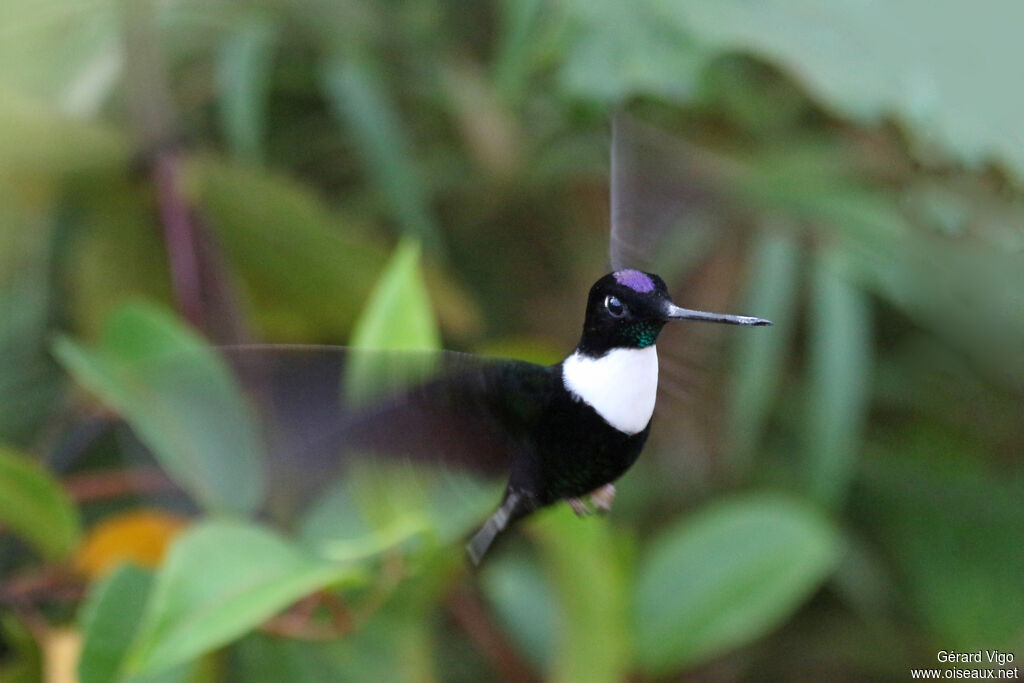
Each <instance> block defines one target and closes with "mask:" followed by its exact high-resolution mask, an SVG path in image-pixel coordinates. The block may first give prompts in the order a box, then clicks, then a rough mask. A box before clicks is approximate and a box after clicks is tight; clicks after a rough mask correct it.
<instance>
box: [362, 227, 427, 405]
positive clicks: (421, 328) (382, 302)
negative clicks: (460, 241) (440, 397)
mask: <svg viewBox="0 0 1024 683" xmlns="http://www.w3.org/2000/svg"><path fill="white" fill-rule="evenodd" d="M419 257H420V248H419V245H418V244H417V243H416V242H414V241H411V240H403V241H402V242H401V243H399V245H398V248H397V249H396V250H395V253H394V255H393V256H392V257H391V261H390V263H388V265H387V267H386V268H385V269H384V272H383V273H382V274H381V276H380V279H378V280H377V284H376V286H375V287H374V290H373V292H372V293H371V294H370V298H369V300H368V301H367V303H366V307H365V308H364V309H363V312H362V314H361V315H360V317H359V320H358V321H357V322H356V326H355V330H354V331H353V332H352V342H351V346H352V347H353V348H356V349H367V350H371V351H372V350H378V349H394V350H414V351H422V350H427V351H429V350H437V349H440V348H441V333H440V331H439V330H438V327H437V321H436V319H435V318H434V312H433V308H432V306H431V304H430V297H429V296H428V295H427V289H426V285H425V284H424V282H423V273H422V271H421V269H420V262H419ZM430 370H431V367H430V363H429V359H426V360H425V363H424V367H423V368H422V372H423V373H424V374H427V373H429V372H430ZM390 372H391V371H390V369H389V361H388V359H387V356H386V355H384V354H372V353H368V354H358V353H357V354H352V355H351V356H350V358H349V364H348V368H347V370H346V373H345V379H344V384H345V386H344V394H345V396H346V397H347V398H349V399H351V400H355V401H362V400H368V399H370V398H372V397H374V396H379V395H380V392H381V391H383V390H384V389H386V388H387V387H388V386H389V385H390V380H389V377H390V376H391V374H390ZM397 379H398V378H395V380H396V381H397ZM406 379H409V378H406Z"/></svg>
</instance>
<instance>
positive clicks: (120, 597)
mask: <svg viewBox="0 0 1024 683" xmlns="http://www.w3.org/2000/svg"><path fill="white" fill-rule="evenodd" d="M152 583H153V575H152V574H151V573H150V572H147V571H144V570H142V569H139V568H138V567H136V566H134V565H130V564H126V565H122V566H121V567H120V568H118V569H117V570H116V571H114V572H112V573H110V574H109V575H108V576H107V577H106V578H105V579H103V580H102V581H101V582H100V583H98V584H97V585H95V586H93V588H92V590H91V591H90V592H89V597H88V598H87V599H86V601H85V604H83V605H82V612H81V618H80V620H81V625H82V633H83V636H84V639H83V642H82V655H81V658H80V659H79V662H78V676H79V679H80V680H81V683H93V682H95V683H104V682H106V681H116V680H118V677H119V675H120V670H121V664H122V661H123V660H124V656H125V653H126V652H127V651H128V647H129V646H130V645H131V642H132V639H133V638H134V636H135V633H136V629H137V628H138V625H139V622H140V621H141V620H142V612H143V608H144V607H145V604H146V597H147V596H148V595H149V590H150V587H151V586H152Z"/></svg>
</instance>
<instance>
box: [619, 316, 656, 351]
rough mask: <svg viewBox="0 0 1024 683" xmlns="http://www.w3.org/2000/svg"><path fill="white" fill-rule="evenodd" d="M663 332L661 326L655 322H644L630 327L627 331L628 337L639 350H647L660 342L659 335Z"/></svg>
mask: <svg viewBox="0 0 1024 683" xmlns="http://www.w3.org/2000/svg"><path fill="white" fill-rule="evenodd" d="M659 332H661V325H659V324H658V323H654V322H642V323H636V324H634V325H630V326H629V328H627V330H626V337H627V338H628V339H629V340H630V341H631V342H633V343H634V344H635V345H636V347H637V348H640V349H646V348H647V347H648V346H652V345H653V344H654V342H656V341H657V340H658V333H659Z"/></svg>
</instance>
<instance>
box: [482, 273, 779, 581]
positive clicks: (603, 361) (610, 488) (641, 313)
mask: <svg viewBox="0 0 1024 683" xmlns="http://www.w3.org/2000/svg"><path fill="white" fill-rule="evenodd" d="M671 320H702V321H706V322H718V323H729V324H732V325H769V324H771V323H770V322H769V321H767V320H764V319H762V318H753V317H747V316H736V315H724V314H719V313H706V312H703V311H694V310H690V309H686V308H680V307H679V306H676V305H675V304H673V303H672V300H671V299H670V298H669V294H668V288H667V287H666V286H665V282H664V281H663V280H662V279H661V278H660V277H658V276H657V275H654V274H653V273H645V272H641V271H639V270H629V269H625V270H617V271H615V272H613V273H609V274H607V275H605V276H604V277H602V278H601V279H600V280H598V281H597V282H596V283H594V286H593V287H591V289H590V296H589V298H588V300H587V312H586V317H585V319H584V323H583V334H582V336H581V337H580V341H579V344H578V345H577V346H576V349H575V350H574V351H573V352H572V354H571V355H570V356H569V357H568V358H566V359H565V360H564V361H562V362H561V363H559V364H557V365H554V366H539V365H532V364H528V363H522V362H518V363H516V362H511V363H509V364H508V365H506V366H504V367H502V368H500V369H498V372H497V376H498V377H499V378H500V379H499V380H498V381H497V383H496V384H497V386H495V387H494V390H496V392H497V394H498V395H499V396H500V395H501V394H504V396H503V399H502V400H503V402H505V403H506V406H507V407H506V408H504V409H503V411H502V412H504V413H505V414H506V415H507V417H508V420H507V425H508V428H509V436H510V437H511V438H512V439H513V440H515V441H516V442H518V444H519V445H518V447H517V451H518V452H517V453H516V457H515V458H514V459H513V460H512V461H511V463H510V464H511V474H510V475H509V480H508V485H507V486H506V488H505V494H504V497H503V498H502V500H501V504H500V505H499V506H498V509H497V510H496V511H495V512H494V514H492V515H491V517H490V518H489V519H488V520H487V522H486V523H485V524H484V526H483V527H482V528H481V529H480V530H479V531H478V532H477V533H476V535H475V536H473V538H472V540H471V541H470V542H469V545H468V551H469V555H470V557H471V558H472V560H473V562H474V563H479V562H480V559H481V558H482V557H483V555H484V553H485V552H486V551H487V549H488V547H489V546H490V545H491V543H492V541H493V540H494V538H495V536H496V535H497V534H498V533H500V532H501V531H503V530H504V529H505V528H507V527H508V525H509V524H511V523H512V522H514V521H516V520H518V519H520V518H521V517H524V516H525V515H528V514H529V513H531V512H533V511H534V510H536V509H538V508H541V507H544V506H546V505H550V504H552V503H555V502H558V501H560V500H565V501H567V502H568V503H569V505H570V506H572V509H573V510H574V511H575V512H576V514H578V515H581V516H583V515H586V514H588V513H589V511H590V509H589V508H588V506H587V503H586V502H585V501H584V498H585V497H587V498H589V500H590V502H591V503H592V504H593V505H594V507H596V508H598V509H601V510H609V509H610V508H611V504H612V500H613V499H614V497H615V481H616V480H617V479H618V478H619V477H620V476H622V474H624V473H625V472H626V470H628V469H629V468H630V467H631V466H632V465H633V463H634V462H636V459H637V457H638V456H639V455H640V451H641V449H642V448H643V446H644V442H645V441H646V440H647V435H648V434H649V433H650V431H651V416H652V414H653V413H654V404H655V399H656V396H657V392H658V354H657V350H656V345H655V342H656V341H657V339H658V333H659V332H660V331H661V328H662V326H663V325H664V324H665V323H666V322H668V321H671Z"/></svg>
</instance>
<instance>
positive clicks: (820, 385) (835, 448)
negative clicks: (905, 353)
mask: <svg viewBox="0 0 1024 683" xmlns="http://www.w3.org/2000/svg"><path fill="white" fill-rule="evenodd" d="M840 258H841V255H840V254H839V253H838V252H834V251H824V252H820V253H819V254H817V257H816V259H815V261H814V271H813V281H812V282H813V290H812V298H811V318H810V331H809V334H808V336H809V337H810V373H811V378H810V381H811V386H810V392H809V395H808V406H807V410H806V412H805V419H806V423H805V425H806V430H807V433H806V444H805V454H806V457H807V463H806V467H807V470H806V476H807V485H808V488H809V491H810V494H811V496H812V497H813V498H814V499H815V500H818V501H819V502H821V503H827V504H832V505H836V504H838V503H840V502H841V500H842V498H843V496H844V495H845V493H846V489H847V487H848V486H849V483H850V479H851V477H852V475H853V470H854V465H855V459H856V455H857V452H858V450H859V448H860V437H861V429H862V425H863V424H864V422H865V419H866V417H867V409H868V402H869V399H870V396H869V393H868V378H869V374H870V372H871V351H872V343H873V341H872V334H871V315H870V308H869V305H868V302H867V297H866V296H865V295H864V294H863V293H862V292H861V291H860V290H858V289H857V288H856V286H854V285H853V283H851V282H850V281H849V279H848V277H847V275H846V272H845V270H844V264H843V262H842V261H841V260H840Z"/></svg>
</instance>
